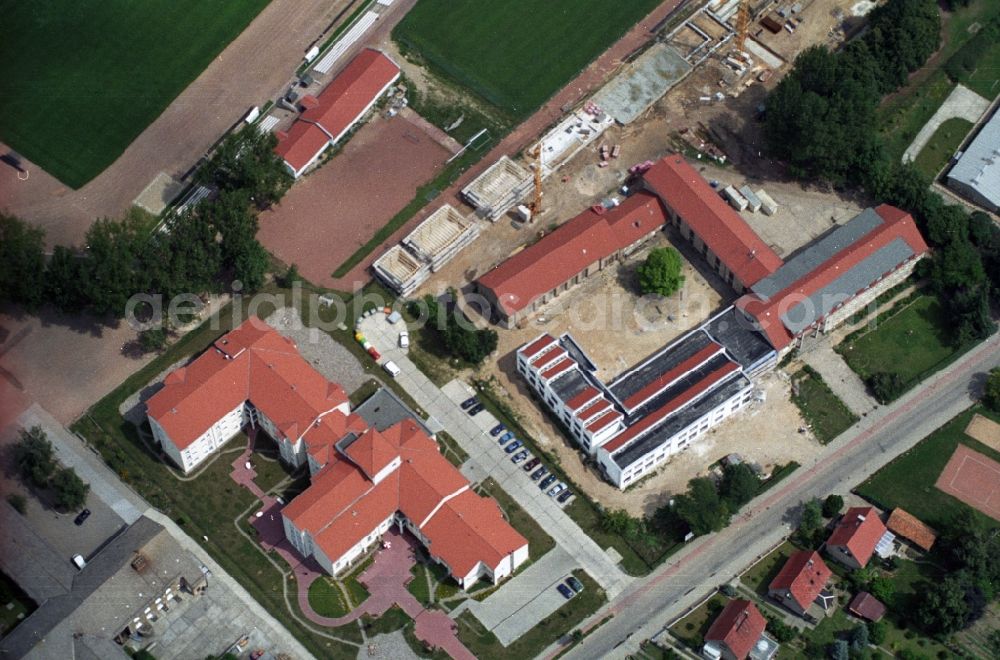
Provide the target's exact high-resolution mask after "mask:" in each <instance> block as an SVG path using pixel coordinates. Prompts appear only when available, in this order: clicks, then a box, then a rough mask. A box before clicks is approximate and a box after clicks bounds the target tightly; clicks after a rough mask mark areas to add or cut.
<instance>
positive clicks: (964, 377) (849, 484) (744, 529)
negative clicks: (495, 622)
mask: <svg viewBox="0 0 1000 660" xmlns="http://www.w3.org/2000/svg"><path fill="white" fill-rule="evenodd" d="M996 366H1000V336H998V335H994V336H993V337H992V338H991V339H990V340H989V341H987V342H984V343H983V344H982V345H980V346H978V347H976V348H975V349H974V350H972V351H971V352H970V353H969V354H967V355H965V356H964V357H963V358H962V359H961V360H959V361H958V362H956V363H955V364H953V365H951V366H950V367H948V368H947V369H945V370H943V371H942V372H940V373H938V374H937V375H935V376H933V377H932V378H930V379H928V380H927V381H926V382H925V383H924V384H923V385H922V386H921V387H920V388H918V389H917V390H914V391H912V392H910V393H909V394H908V395H907V396H905V397H903V398H902V399H900V400H899V401H898V402H896V403H895V404H893V405H892V406H889V407H884V408H880V409H879V410H878V411H876V412H874V413H871V414H869V415H868V417H866V418H864V419H862V420H861V421H860V422H859V423H858V424H856V425H855V426H854V427H853V428H851V429H850V430H848V431H847V432H846V433H845V434H843V435H842V436H841V437H840V438H838V439H837V440H835V441H834V442H833V443H831V444H830V445H828V446H827V447H826V449H825V450H824V451H823V453H822V454H821V455H820V456H819V457H818V459H817V461H816V462H815V463H814V464H813V465H812V466H810V467H807V468H805V469H800V470H798V471H797V472H796V473H795V474H793V475H792V476H791V477H789V478H788V479H787V481H786V482H785V483H783V484H782V485H780V486H779V487H778V488H777V489H776V490H774V491H770V492H768V493H767V494H766V495H765V496H764V497H762V498H760V499H758V500H756V501H754V502H753V503H752V504H751V506H750V508H749V509H748V510H747V512H745V513H744V514H742V515H741V517H740V518H738V519H736V520H734V523H733V524H732V525H730V526H729V527H728V528H726V529H725V530H723V531H722V532H719V533H718V534H714V535H712V536H709V537H704V538H701V539H699V540H696V541H694V542H692V544H691V545H690V546H689V547H687V548H685V549H684V550H683V551H682V552H681V553H679V554H678V555H677V557H676V558H675V559H673V560H672V561H670V562H669V563H667V564H665V565H664V566H661V567H660V568H659V569H658V570H657V571H655V572H654V573H653V574H651V575H650V576H648V577H646V578H643V579H641V580H636V581H635V582H633V583H632V585H630V586H629V587H628V588H627V589H626V590H625V591H624V592H623V593H622V594H621V595H620V596H619V597H618V598H616V599H614V600H613V601H612V602H611V603H609V604H608V605H607V606H606V607H605V608H603V609H602V610H601V611H599V612H598V613H596V614H595V615H594V616H593V617H591V618H590V619H589V620H588V621H587V622H586V624H585V626H586V625H590V624H593V623H595V622H597V621H599V620H600V619H601V618H603V617H604V616H606V615H607V614H608V613H609V612H611V613H613V614H614V615H615V616H614V618H613V619H612V620H611V621H609V622H608V623H606V624H604V625H603V626H601V627H600V628H598V629H597V630H595V631H594V632H593V633H592V634H591V635H590V636H588V637H587V638H586V639H585V640H584V641H583V643H582V644H580V645H579V646H578V647H576V648H574V649H572V650H571V651H570V652H569V653H568V654H567V655H566V656H565V657H566V658H595V657H602V658H605V657H610V658H624V657H625V656H626V655H628V654H629V653H634V652H635V651H636V650H638V647H639V642H641V641H642V640H644V639H647V638H649V637H651V636H652V635H654V634H656V632H658V631H659V630H660V629H661V628H662V627H663V626H664V624H666V623H667V622H668V621H670V620H672V619H674V618H676V617H677V616H678V615H679V614H681V613H682V612H683V611H684V610H685V609H686V608H687V607H689V606H690V605H692V604H693V603H694V602H696V601H697V600H698V599H699V598H701V597H703V596H704V595H705V593H706V592H707V591H709V590H710V589H712V588H713V587H715V586H716V585H719V584H722V583H725V582H727V581H729V580H731V579H732V578H733V577H734V576H736V575H737V574H738V573H739V572H740V571H741V570H743V569H744V568H745V567H746V566H747V565H748V564H750V563H751V562H752V561H753V560H754V559H756V558H757V557H758V556H760V555H762V554H764V553H765V552H766V551H767V550H768V549H769V548H771V547H772V546H774V545H776V544H777V543H778V542H779V541H780V540H781V538H782V537H783V536H784V535H786V534H787V533H788V531H789V529H790V525H791V524H792V523H793V522H794V521H795V519H796V518H797V514H798V511H797V509H798V507H800V505H801V503H802V502H804V501H805V500H807V499H809V498H812V497H823V496H826V495H827V494H829V493H834V492H836V493H841V494H843V493H847V492H848V491H849V490H850V489H851V488H853V487H854V486H855V485H857V484H858V483H859V482H861V481H862V480H864V479H865V478H867V477H868V476H869V475H871V474H872V473H874V472H876V471H877V470H878V469H879V468H880V467H882V466H883V465H885V464H886V463H888V462H889V461H891V460H892V459H893V458H895V457H896V456H898V455H899V454H902V453H903V452H905V451H907V450H908V449H910V448H911V447H913V446H914V445H915V444H916V443H918V442H919V441H920V440H921V439H923V438H924V437H926V436H927V435H928V434H929V433H930V432H932V431H933V430H934V429H936V428H938V427H940V426H941V425H942V424H944V423H945V422H947V421H948V420H949V419H951V418H952V417H954V416H955V415H957V414H958V413H960V412H961V411H962V410H964V409H966V408H967V407H968V406H969V405H970V404H971V403H972V398H971V395H970V392H971V391H972V389H973V384H974V383H975V382H976V379H977V377H978V376H979V374H982V373H983V372H985V371H988V370H989V369H991V368H993V367H996ZM556 650H557V649H556V647H555V646H552V647H550V648H549V649H548V650H547V651H546V652H545V653H544V654H543V655H545V656H546V657H551V656H552V655H553V654H554V653H555V652H556Z"/></svg>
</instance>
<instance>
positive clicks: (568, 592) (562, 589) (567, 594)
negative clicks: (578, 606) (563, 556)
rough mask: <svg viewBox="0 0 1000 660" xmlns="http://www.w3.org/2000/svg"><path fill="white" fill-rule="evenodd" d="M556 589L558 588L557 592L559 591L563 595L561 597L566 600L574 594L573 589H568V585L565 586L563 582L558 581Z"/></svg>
mask: <svg viewBox="0 0 1000 660" xmlns="http://www.w3.org/2000/svg"><path fill="white" fill-rule="evenodd" d="M556 589H558V590H559V593H561V594H562V595H563V598H565V599H566V600H569V599H570V598H572V597H573V595H574V594H573V590H572V589H570V588H569V587H567V586H566V585H565V584H563V583H562V582H560V583H559V586H558V587H556Z"/></svg>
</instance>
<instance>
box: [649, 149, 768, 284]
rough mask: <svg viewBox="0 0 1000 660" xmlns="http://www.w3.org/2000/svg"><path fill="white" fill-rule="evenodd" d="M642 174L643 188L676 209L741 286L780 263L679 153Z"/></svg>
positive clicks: (764, 275) (761, 275)
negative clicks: (644, 184)
mask: <svg viewBox="0 0 1000 660" xmlns="http://www.w3.org/2000/svg"><path fill="white" fill-rule="evenodd" d="M643 177H644V179H645V182H646V185H647V187H648V188H649V189H650V190H652V191H653V192H655V193H656V194H657V195H659V196H660V199H662V200H663V203H664V204H666V205H667V206H669V207H670V208H672V209H673V210H674V211H676V213H677V215H679V216H680V217H681V218H682V219H683V220H684V223H685V224H686V225H687V226H688V227H690V228H691V230H692V231H694V233H695V234H697V235H698V237H699V238H700V239H701V240H702V241H704V243H705V244H706V245H708V247H709V249H710V250H712V252H713V253H714V254H715V255H716V256H717V257H718V258H719V260H720V261H722V263H724V264H725V265H726V268H728V269H729V270H730V271H732V272H733V273H734V274H735V275H736V277H737V278H739V280H740V282H742V283H743V285H744V286H746V287H750V286H752V285H753V284H755V283H757V281H759V280H761V279H762V278H764V277H767V276H768V275H770V274H771V273H773V272H774V271H776V270H777V269H778V268H779V267H780V266H781V264H782V261H781V257H779V256H778V255H777V254H776V253H775V252H774V250H772V249H771V248H770V247H769V246H768V244H767V243H765V242H764V241H763V240H761V238H760V237H759V236H757V234H755V233H754V231H753V229H751V228H750V225H748V224H747V223H746V221H745V220H743V218H742V217H740V215H739V213H737V212H736V211H734V210H733V209H732V207H730V206H729V204H727V203H726V202H725V201H724V200H723V199H722V198H721V197H720V196H719V193H718V192H716V191H715V190H713V189H712V187H711V186H710V185H708V182H706V181H705V179H703V178H702V176H701V175H700V174H698V172H697V171H696V170H695V169H694V168H693V167H691V166H690V165H689V164H688V163H687V161H686V160H684V158H683V157H682V156H680V155H677V154H673V155H670V156H667V157H666V158H663V159H662V160H660V161H658V162H657V163H656V164H654V165H653V167H651V168H650V169H649V170H648V171H647V172H646V173H645V174H644V175H643Z"/></svg>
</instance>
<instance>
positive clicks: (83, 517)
mask: <svg viewBox="0 0 1000 660" xmlns="http://www.w3.org/2000/svg"><path fill="white" fill-rule="evenodd" d="M89 517H90V509H84V510H83V511H81V512H80V513H78V514H77V516H76V518H75V519H74V520H73V524H75V525H82V524H83V523H85V522H87V518H89Z"/></svg>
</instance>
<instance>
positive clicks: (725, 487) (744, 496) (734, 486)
mask: <svg viewBox="0 0 1000 660" xmlns="http://www.w3.org/2000/svg"><path fill="white" fill-rule="evenodd" d="M759 490H760V479H758V478H757V475H756V474H755V473H754V471H753V469H751V468H750V466H749V465H747V464H746V463H739V464H737V465H732V464H730V465H726V467H725V468H724V469H723V472H722V482H721V483H720V484H719V493H720V494H721V495H722V497H723V499H724V500H726V502H727V503H728V504H729V509H730V510H731V511H736V510H737V509H739V508H740V507H741V506H743V505H744V504H746V503H747V502H749V501H750V500H752V499H753V498H754V496H755V495H757V491H759Z"/></svg>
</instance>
